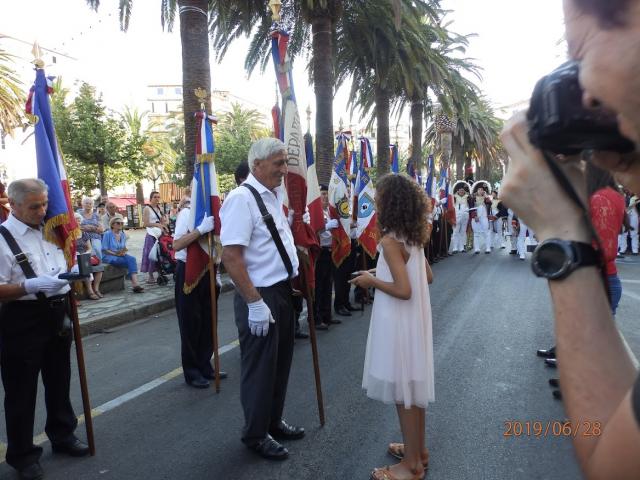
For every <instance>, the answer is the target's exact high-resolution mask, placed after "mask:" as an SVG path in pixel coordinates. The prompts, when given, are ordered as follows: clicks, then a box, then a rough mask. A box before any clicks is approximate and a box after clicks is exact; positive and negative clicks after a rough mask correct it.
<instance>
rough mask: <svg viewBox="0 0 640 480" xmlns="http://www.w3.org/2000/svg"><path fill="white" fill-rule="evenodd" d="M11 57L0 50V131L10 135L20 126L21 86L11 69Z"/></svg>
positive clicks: (22, 102)
mask: <svg viewBox="0 0 640 480" xmlns="http://www.w3.org/2000/svg"><path fill="white" fill-rule="evenodd" d="M11 63H13V55H10V54H8V53H7V52H6V51H4V50H3V49H2V48H0V131H1V132H6V133H9V134H10V133H11V132H12V130H13V129H14V128H16V127H18V126H20V125H21V124H22V112H23V110H24V94H23V93H22V91H23V86H22V84H21V82H20V80H19V79H18V76H17V75H16V73H15V71H14V70H13V68H12V67H11Z"/></svg>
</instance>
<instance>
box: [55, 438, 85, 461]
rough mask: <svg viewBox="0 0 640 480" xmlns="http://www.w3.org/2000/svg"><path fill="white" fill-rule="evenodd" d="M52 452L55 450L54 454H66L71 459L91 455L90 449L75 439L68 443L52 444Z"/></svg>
mask: <svg viewBox="0 0 640 480" xmlns="http://www.w3.org/2000/svg"><path fill="white" fill-rule="evenodd" d="M51 450H53V453H65V454H67V455H69V456H71V457H84V456H86V455H89V447H88V446H87V445H86V444H85V443H82V442H81V441H80V440H78V439H77V438H75V437H74V438H73V440H69V441H68V442H62V443H52V444H51Z"/></svg>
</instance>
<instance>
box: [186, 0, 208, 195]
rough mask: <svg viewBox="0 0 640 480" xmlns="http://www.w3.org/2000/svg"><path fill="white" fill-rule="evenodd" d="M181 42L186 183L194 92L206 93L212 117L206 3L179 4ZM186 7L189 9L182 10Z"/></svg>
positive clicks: (193, 132)
mask: <svg viewBox="0 0 640 480" xmlns="http://www.w3.org/2000/svg"><path fill="white" fill-rule="evenodd" d="M178 5H179V8H180V40H181V42H182V105H183V111H184V137H185V138H184V142H185V145H184V150H185V158H186V162H185V163H186V169H185V176H186V181H187V183H188V182H190V181H191V177H193V164H194V162H195V149H196V119H195V117H194V115H193V114H194V113H195V112H196V111H198V110H200V100H199V99H198V97H196V96H195V93H194V90H195V89H196V88H202V89H204V90H205V91H206V92H207V98H206V101H205V105H204V106H205V109H206V110H207V112H209V113H211V70H210V65H209V29H208V15H207V11H208V1H207V0H179V1H178ZM185 7H189V8H185Z"/></svg>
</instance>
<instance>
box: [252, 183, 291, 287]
mask: <svg viewBox="0 0 640 480" xmlns="http://www.w3.org/2000/svg"><path fill="white" fill-rule="evenodd" d="M242 186H243V187H247V188H248V189H249V191H250V192H251V193H252V194H253V197H254V198H255V199H256V203H257V204H258V209H259V210H260V215H262V220H264V223H265V224H266V225H267V228H268V229H269V233H271V237H272V238H273V241H274V242H275V244H276V248H277V249H278V253H279V254H280V258H282V263H284V267H285V268H286V269H287V273H288V274H289V278H291V277H293V265H292V264H291V259H290V258H289V254H288V253H287V250H286V249H285V248H284V244H283V243H282V238H280V234H279V233H278V229H277V228H276V222H275V221H274V220H273V216H272V215H271V214H270V213H269V211H268V210H267V206H266V205H265V204H264V200H262V197H261V196H260V194H259V193H258V191H257V190H256V189H255V188H254V187H252V186H251V185H248V184H247V183H243V184H242Z"/></svg>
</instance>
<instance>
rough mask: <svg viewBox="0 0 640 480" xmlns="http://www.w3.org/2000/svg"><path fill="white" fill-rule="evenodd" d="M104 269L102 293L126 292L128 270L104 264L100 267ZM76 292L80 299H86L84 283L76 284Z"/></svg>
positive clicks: (101, 284)
mask: <svg viewBox="0 0 640 480" xmlns="http://www.w3.org/2000/svg"><path fill="white" fill-rule="evenodd" d="M100 266H101V267H103V268H104V271H103V274H102V281H101V282H100V291H101V292H102V293H109V292H119V291H121V290H124V279H125V277H126V276H127V269H126V268H123V267H114V266H113V265H109V264H106V263H103V264H101V265H100ZM75 287H76V292H77V294H78V298H79V299H86V298H87V292H86V291H85V288H84V282H75Z"/></svg>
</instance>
